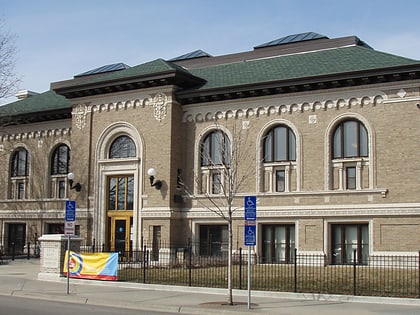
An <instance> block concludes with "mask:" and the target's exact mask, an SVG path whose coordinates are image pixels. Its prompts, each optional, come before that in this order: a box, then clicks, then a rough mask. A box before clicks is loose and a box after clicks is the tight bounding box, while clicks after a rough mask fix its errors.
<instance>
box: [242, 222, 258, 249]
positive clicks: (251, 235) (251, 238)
mask: <svg viewBox="0 0 420 315" xmlns="http://www.w3.org/2000/svg"><path fill="white" fill-rule="evenodd" d="M256 230H257V229H256V226H255V225H245V235H244V236H245V246H255V245H257V237H256Z"/></svg>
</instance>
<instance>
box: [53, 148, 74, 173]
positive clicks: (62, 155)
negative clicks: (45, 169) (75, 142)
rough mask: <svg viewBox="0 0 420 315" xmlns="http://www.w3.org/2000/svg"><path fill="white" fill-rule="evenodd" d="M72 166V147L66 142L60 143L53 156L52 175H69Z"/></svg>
mask: <svg viewBox="0 0 420 315" xmlns="http://www.w3.org/2000/svg"><path fill="white" fill-rule="evenodd" d="M69 168H70V149H69V147H68V146H67V145H65V144H60V145H58V146H57V147H56V148H55V149H54V151H53V154H52V156H51V175H67V174H68V173H69Z"/></svg>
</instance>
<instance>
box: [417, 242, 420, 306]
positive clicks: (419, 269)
mask: <svg viewBox="0 0 420 315" xmlns="http://www.w3.org/2000/svg"><path fill="white" fill-rule="evenodd" d="M417 269H418V274H419V299H420V250H419V262H418V266H417Z"/></svg>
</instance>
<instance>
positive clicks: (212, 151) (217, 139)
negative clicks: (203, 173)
mask: <svg viewBox="0 0 420 315" xmlns="http://www.w3.org/2000/svg"><path fill="white" fill-rule="evenodd" d="M230 159H231V153H230V141H229V138H228V136H227V135H226V134H225V133H223V132H222V131H219V130H218V131H213V132H211V133H210V134H208V135H207V136H206V138H205V139H204V141H203V143H202V146H201V166H212V165H229V164H230Z"/></svg>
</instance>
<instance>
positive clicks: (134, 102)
mask: <svg viewBox="0 0 420 315" xmlns="http://www.w3.org/2000/svg"><path fill="white" fill-rule="evenodd" d="M171 102H172V96H171V95H170V94H167V93H164V92H156V93H155V94H149V95H145V96H144V97H142V98H135V99H128V100H127V99H125V100H117V101H116V100H114V101H110V102H98V103H94V104H92V103H79V104H76V105H75V106H73V111H72V116H73V119H74V120H75V124H76V127H77V128H78V129H80V130H81V129H83V128H84V127H85V126H86V116H87V114H89V113H92V112H93V113H96V114H100V113H108V112H112V111H114V112H117V111H123V110H129V109H142V108H145V107H149V106H150V107H153V116H154V118H155V119H156V120H157V121H159V122H160V121H162V120H163V119H165V117H166V115H167V108H168V106H169V105H170V104H171Z"/></svg>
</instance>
